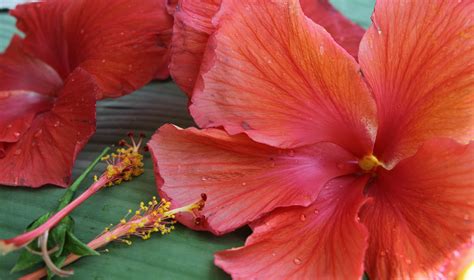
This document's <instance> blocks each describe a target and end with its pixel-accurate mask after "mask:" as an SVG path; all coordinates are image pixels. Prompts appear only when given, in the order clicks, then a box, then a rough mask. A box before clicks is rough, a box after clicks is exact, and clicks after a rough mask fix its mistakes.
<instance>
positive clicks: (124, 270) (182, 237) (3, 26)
mask: <svg viewBox="0 0 474 280" xmlns="http://www.w3.org/2000/svg"><path fill="white" fill-rule="evenodd" d="M315 1H317V0H315ZM332 2H333V3H334V5H335V6H336V7H337V8H338V9H340V10H341V11H342V12H343V13H345V14H346V15H347V16H348V17H350V18H351V19H352V20H354V21H355V22H357V23H358V24H360V25H362V26H364V27H367V26H369V25H370V15H371V13H372V10H373V5H374V3H373V2H374V0H350V1H348V0H337V1H332ZM14 24H15V20H14V19H13V18H12V17H10V16H9V15H8V14H7V13H1V14H0V51H2V50H3V49H5V47H6V46H7V45H8V42H9V40H10V38H11V36H12V34H13V33H14V32H16V30H15V27H14ZM186 106H187V98H186V97H185V95H184V94H182V93H181V92H180V90H179V89H178V88H177V86H176V85H175V84H174V83H173V82H172V81H167V82H160V83H157V82H155V83H151V84H150V85H148V86H146V87H144V88H143V89H140V90H138V91H136V92H134V93H133V94H130V95H128V96H125V97H122V98H119V99H111V100H105V101H100V102H99V103H98V108H97V133H96V134H95V135H94V136H93V137H92V139H91V141H90V142H89V144H88V145H87V146H86V147H85V149H84V150H83V151H82V152H81V153H80V154H79V156H78V159H77V161H76V164H75V166H74V170H73V176H74V178H76V177H77V176H79V174H81V173H82V171H84V169H85V168H86V167H87V165H88V164H89V163H90V162H91V161H92V160H93V159H94V158H95V157H96V156H97V154H99V153H100V151H102V149H103V148H104V147H105V146H107V145H112V144H115V143H117V141H118V140H120V139H121V138H124V136H126V134H127V132H129V131H135V132H144V133H145V134H146V135H147V136H148V137H149V136H151V135H152V134H153V132H154V131H155V130H156V129H157V128H158V127H160V126H161V125H163V124H165V123H174V124H176V125H178V126H181V127H188V126H192V125H193V121H192V119H191V117H190V116H189V114H188V111H187V108H186ZM103 167H104V165H103V164H99V165H98V166H97V167H96V169H95V170H96V172H95V173H96V174H99V173H101V170H102V169H103ZM145 167H146V171H145V173H144V174H143V175H142V176H140V177H138V178H137V179H135V180H133V181H132V182H128V183H124V184H122V185H118V186H115V187H112V188H107V189H104V190H102V191H100V192H99V193H97V194H96V195H94V196H93V197H92V198H91V199H89V200H88V201H86V202H85V203H84V204H83V205H82V206H81V207H79V208H78V209H77V210H76V211H74V212H73V213H72V217H74V220H75V224H76V225H75V233H76V235H77V237H78V238H79V239H80V240H82V241H85V242H88V241H90V240H91V239H93V238H94V237H95V236H97V235H98V234H99V233H100V232H101V231H102V230H103V229H104V228H105V227H107V226H108V225H109V224H111V223H113V224H115V223H118V222H119V221H120V219H121V218H122V216H123V215H125V214H126V213H127V211H128V209H135V208H137V207H138V204H139V203H140V201H148V200H149V199H150V198H151V197H152V196H153V195H155V194H156V186H155V181H154V175H153V164H152V161H151V159H150V156H149V155H146V159H145ZM0 172H1V171H0ZM92 174H94V172H92ZM92 181H93V179H92V178H88V179H86V180H84V182H83V184H82V185H81V186H80V187H79V189H78V193H80V192H82V191H84V189H85V188H86V187H87V186H89V185H90V184H91V183H92ZM63 192H64V190H63V189H60V188H57V187H54V186H46V187H43V188H42V189H39V190H31V189H28V188H11V187H4V186H0V238H8V237H13V236H15V235H17V234H18V233H20V232H22V231H23V230H24V229H25V228H26V226H27V225H28V224H29V223H30V222H31V221H33V220H35V219H36V218H38V216H40V215H41V214H43V213H46V212H48V211H50V210H52V207H54V205H57V200H58V199H59V198H60V197H61V196H62V194H63ZM249 234H250V230H249V229H248V228H243V229H240V230H237V231H236V232H233V233H230V234H227V235H225V236H222V237H215V236H213V235H212V234H209V233H206V232H196V231H192V230H189V229H187V228H185V227H183V226H177V228H176V230H175V231H173V232H172V233H171V234H169V235H165V236H161V235H158V234H157V235H155V236H153V237H152V238H151V239H149V240H146V241H143V240H141V239H135V240H133V241H134V242H133V245H132V246H127V245H125V244H123V243H115V244H114V243H113V244H110V245H109V246H108V247H107V248H108V249H109V251H108V252H101V253H102V254H101V256H92V257H85V258H84V259H81V260H79V261H78V262H76V263H74V264H73V265H71V266H70V268H73V269H74V271H75V274H74V276H72V277H71V279H97V280H98V279H157V278H159V279H228V276H227V275H226V274H225V273H224V272H223V271H222V270H220V269H219V268H217V267H215V266H214V265H213V254H214V252H216V251H218V250H223V249H226V248H231V247H238V246H241V245H243V244H244V241H245V238H246V237H247V236H248V235H249ZM99 251H100V250H99ZM18 256H19V253H18V252H14V253H11V254H9V255H7V256H0V279H16V278H18V277H19V276H21V275H22V274H21V273H13V274H10V269H11V268H12V267H13V266H14V264H15V262H16V260H17V258H18Z"/></svg>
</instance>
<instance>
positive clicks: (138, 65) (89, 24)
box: [11, 0, 173, 98]
mask: <svg viewBox="0 0 474 280" xmlns="http://www.w3.org/2000/svg"><path fill="white" fill-rule="evenodd" d="M11 13H12V15H14V16H15V17H16V18H17V19H18V23H17V26H18V28H19V29H20V30H21V31H23V32H24V33H25V34H26V37H25V39H24V44H25V46H26V48H27V49H28V51H29V52H31V53H32V54H33V55H34V56H36V57H37V58H39V59H41V60H43V61H44V62H46V63H48V64H49V65H50V66H52V67H53V68H54V69H56V71H57V72H58V73H59V74H60V76H61V77H62V78H63V79H66V78H67V76H68V75H69V74H70V73H71V72H72V71H73V70H74V69H75V68H76V67H82V68H83V69H85V70H87V71H88V72H90V73H92V74H93V75H94V76H95V77H96V78H97V79H98V84H99V86H100V87H101V89H102V91H104V93H103V94H100V95H99V96H98V97H99V98H103V97H115V96H120V95H123V94H126V93H130V92H131V91H133V90H135V89H137V88H139V87H141V86H143V85H144V84H146V83H147V82H149V81H150V80H151V79H152V78H153V77H155V76H156V75H157V73H158V74H161V75H164V74H166V73H162V72H163V68H164V67H166V66H167V64H168V57H167V54H168V45H169V41H170V40H171V28H172V24H173V18H172V17H171V16H170V15H169V14H168V12H167V11H166V3H165V1H154V0H138V1H134V2H133V3H131V2H130V1H128V0H116V1H114V2H113V5H111V4H110V1H108V0H77V1H47V2H41V3H31V4H25V5H19V6H17V8H16V9H15V10H13V11H12V12H11Z"/></svg>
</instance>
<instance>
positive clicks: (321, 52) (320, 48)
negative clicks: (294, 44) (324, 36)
mask: <svg viewBox="0 0 474 280" xmlns="http://www.w3.org/2000/svg"><path fill="white" fill-rule="evenodd" d="M319 54H321V55H323V54H324V46H323V45H321V46H319Z"/></svg>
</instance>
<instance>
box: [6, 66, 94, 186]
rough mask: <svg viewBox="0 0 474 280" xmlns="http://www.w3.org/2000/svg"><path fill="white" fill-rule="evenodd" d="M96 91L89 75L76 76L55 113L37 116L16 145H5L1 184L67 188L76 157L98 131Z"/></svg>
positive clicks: (62, 96) (61, 97) (80, 71)
mask: <svg viewBox="0 0 474 280" xmlns="http://www.w3.org/2000/svg"><path fill="white" fill-rule="evenodd" d="M97 91H98V88H97V87H96V85H95V83H94V81H93V79H92V77H91V76H90V75H89V74H88V73H87V72H85V71H84V70H82V69H80V68H79V69H77V70H76V71H75V72H73V73H72V74H71V75H70V77H69V78H68V80H67V81H66V83H65V86H64V88H63V89H62V90H61V91H60V93H59V95H58V99H57V101H56V102H55V104H54V106H53V107H52V109H51V110H50V111H47V112H43V113H42V114H40V115H38V116H36V118H35V119H34V120H33V121H32V123H31V126H30V127H29V129H28V130H27V131H26V132H25V133H24V134H23V135H22V137H21V138H20V139H19V140H18V141H17V142H15V143H11V144H7V145H5V156H4V158H2V159H0V170H2V172H0V183H1V184H5V185H11V186H30V187H33V188H37V187H40V186H42V185H45V184H54V185H58V186H62V187H66V186H68V184H69V182H70V176H71V169H72V165H73V163H74V161H75V158H76V154H77V153H78V152H79V151H80V150H81V149H82V147H83V146H84V145H85V143H86V142H87V140H88V139H89V137H90V136H91V135H92V134H93V132H94V131H95V95H96V93H97Z"/></svg>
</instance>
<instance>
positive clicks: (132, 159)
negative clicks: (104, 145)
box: [102, 133, 144, 186]
mask: <svg viewBox="0 0 474 280" xmlns="http://www.w3.org/2000/svg"><path fill="white" fill-rule="evenodd" d="M142 136H144V135H143V134H140V137H139V138H138V141H135V139H134V137H133V133H129V137H130V143H129V142H127V141H125V140H120V141H119V146H120V148H118V149H117V150H116V151H115V152H114V153H111V154H110V155H107V156H104V157H103V158H102V160H103V161H105V162H106V163H107V168H106V171H105V172H104V174H103V176H105V177H106V178H107V184H106V185H107V186H113V185H118V184H120V183H122V182H123V181H130V180H131V179H132V178H133V177H137V176H140V175H141V174H143V172H144V169H143V166H144V164H143V155H142V154H141V153H142V150H143V148H142V147H141V145H142V142H143V137H142Z"/></svg>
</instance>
